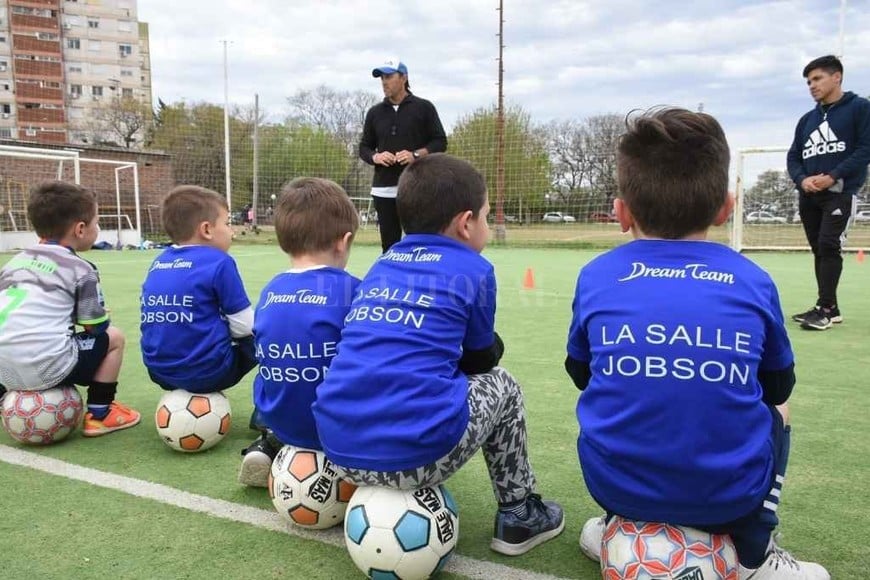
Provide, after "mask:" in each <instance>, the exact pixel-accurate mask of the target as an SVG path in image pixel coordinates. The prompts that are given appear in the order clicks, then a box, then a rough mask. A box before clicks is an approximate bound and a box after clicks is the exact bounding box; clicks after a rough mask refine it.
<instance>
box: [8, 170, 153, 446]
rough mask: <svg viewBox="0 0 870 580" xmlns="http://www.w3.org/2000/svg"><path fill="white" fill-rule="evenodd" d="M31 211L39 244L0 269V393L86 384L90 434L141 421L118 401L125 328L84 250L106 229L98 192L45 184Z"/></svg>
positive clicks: (37, 191) (29, 207) (30, 202)
mask: <svg viewBox="0 0 870 580" xmlns="http://www.w3.org/2000/svg"><path fill="white" fill-rule="evenodd" d="M27 218H28V220H30V223H31V224H32V225H33V229H34V230H36V235H37V236H39V244H37V245H36V246H34V247H32V248H30V249H27V250H24V251H23V252H21V253H19V254H17V255H16V256H14V257H13V258H12V259H11V260H9V262H7V263H6V265H4V266H3V268H2V270H0V383H2V385H0V399H2V398H3V394H4V393H5V390H6V389H5V388H4V387H3V385H6V388H8V389H10V390H34V391H38V390H44V389H50V388H53V387H56V386H59V385H73V384H75V385H84V386H87V387H88V400H87V407H88V410H87V413H86V414H85V421H84V427H83V428H82V434H83V435H84V436H85V437H98V436H101V435H106V434H108V433H112V432H114V431H119V430H122V429H128V428H130V427H134V426H135V425H137V424H139V421H140V419H141V416H140V414H139V412H138V411H134V410H133V409H130V408H129V407H127V406H126V405H123V404H121V403H118V402H117V401H115V400H114V398H115V392H116V391H117V387H118V375H119V374H120V371H121V362H122V360H123V356H124V335H123V334H122V333H121V331H120V330H119V329H118V328H116V327H114V326H112V325H111V324H110V321H109V313H108V311H107V310H106V307H105V302H104V300H103V291H102V288H101V287H100V275H99V273H98V272H97V267H96V266H95V265H94V264H92V263H91V262H89V261H87V260H85V259H84V258H82V257H81V256H80V255H79V252H84V251H87V250H90V249H91V246H92V245H93V244H94V242H95V241H96V240H97V236H98V235H99V233H100V226H99V225H98V223H97V221H98V215H97V200H96V198H95V196H94V194H93V193H92V192H90V191H88V190H86V189H83V188H81V187H79V186H78V185H75V184H72V183H64V182H61V181H54V182H48V183H44V184H42V185H39V186H37V187H35V188H34V189H33V190H32V191H31V192H30V199H29V200H28V202H27ZM76 326H79V327H81V328H82V329H83V330H82V331H81V332H75V327H76Z"/></svg>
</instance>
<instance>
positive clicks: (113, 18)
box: [0, 0, 151, 143]
mask: <svg viewBox="0 0 870 580" xmlns="http://www.w3.org/2000/svg"><path fill="white" fill-rule="evenodd" d="M128 99H135V100H137V101H139V102H142V103H146V104H149V105H150V103H151V65H150V62H149V57H148V26H147V25H146V24H144V23H140V22H138V20H137V16H136V0H0V139H2V138H13V139H18V140H21V141H34V142H38V143H94V142H95V141H97V142H106V141H111V136H110V135H101V134H100V131H101V130H102V129H101V126H100V124H99V123H98V122H97V121H96V120H97V119H99V118H101V117H105V116H106V114H107V111H108V110H111V108H112V107H114V106H116V105H117V103H119V102H121V101H124V100H128Z"/></svg>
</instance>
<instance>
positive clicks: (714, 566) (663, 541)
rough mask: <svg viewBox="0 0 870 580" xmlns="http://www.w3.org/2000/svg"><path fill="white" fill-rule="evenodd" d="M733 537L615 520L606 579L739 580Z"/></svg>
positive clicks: (607, 540) (604, 562) (606, 548)
mask: <svg viewBox="0 0 870 580" xmlns="http://www.w3.org/2000/svg"><path fill="white" fill-rule="evenodd" d="M738 568H739V565H738V562H737V552H736V550H735V549H734V544H733V543H732V542H731V538H730V537H729V536H726V535H718V534H710V533H707V532H702V531H700V530H696V529H694V528H689V527H685V526H672V525H669V524H662V523H654V522H637V521H633V520H628V519H624V518H622V517H620V516H614V517H613V518H611V520H610V522H609V523H608V524H607V527H606V528H605V530H604V538H603V541H602V544H601V574H602V576H603V578H604V580H653V579H655V580H660V579H670V580H738V578H739V576H738V575H739V572H738Z"/></svg>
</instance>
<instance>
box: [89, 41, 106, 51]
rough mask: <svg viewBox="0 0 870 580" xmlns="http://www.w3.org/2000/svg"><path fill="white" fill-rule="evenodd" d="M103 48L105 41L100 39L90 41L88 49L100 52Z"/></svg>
mask: <svg viewBox="0 0 870 580" xmlns="http://www.w3.org/2000/svg"><path fill="white" fill-rule="evenodd" d="M102 49H103V43H101V42H100V41H99V40H90V41H88V50H90V51H91V52H100V51H101V50H102Z"/></svg>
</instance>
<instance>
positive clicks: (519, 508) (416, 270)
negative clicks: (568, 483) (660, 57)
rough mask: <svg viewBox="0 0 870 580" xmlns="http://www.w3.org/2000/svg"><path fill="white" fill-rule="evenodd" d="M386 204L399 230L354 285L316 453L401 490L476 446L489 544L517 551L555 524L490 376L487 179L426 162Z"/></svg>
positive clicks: (512, 400)
mask: <svg viewBox="0 0 870 580" xmlns="http://www.w3.org/2000/svg"><path fill="white" fill-rule="evenodd" d="M397 204H398V211H399V217H400V219H401V222H402V224H403V226H404V227H405V231H406V232H407V235H406V236H405V238H404V239H403V240H401V241H400V242H398V243H397V244H395V245H394V246H393V247H392V248H390V250H388V251H387V252H386V253H385V254H383V255H382V256H381V257H380V258H379V259H378V260H377V262H375V264H374V266H373V267H372V269H371V270H370V271H369V273H368V274H367V275H366V277H365V278H364V279H363V281H362V283H361V284H360V286H359V288H358V290H357V294H356V298H355V299H354V301H353V303H352V305H351V309H350V311H349V312H348V314H347V316H346V317H345V323H346V326H345V328H344V331H343V332H342V335H341V344H340V345H339V352H338V355H337V356H336V357H335V359H333V361H332V366H330V368H329V374H328V375H327V377H326V379H325V380H324V382H323V383H322V384H321V385H320V386H319V387H318V388H317V400H316V402H315V403H314V407H313V409H314V418H315V420H316V422H317V429H318V432H319V434H320V440H321V443H322V444H323V449H324V451H325V452H326V455H327V457H329V459H330V460H331V461H333V462H334V463H335V464H337V465H338V466H341V468H342V469H343V471H344V472H345V473H346V475H347V477H348V478H349V479H350V480H351V481H353V482H354V483H356V484H357V485H382V486H387V487H393V488H399V489H414V488H418V487H423V486H430V485H435V484H438V483H441V482H443V481H445V480H446V479H447V478H449V477H450V476H451V475H453V474H454V473H455V472H456V471H457V470H458V469H459V468H460V467H462V465H463V464H464V463H465V462H466V461H468V460H469V459H470V458H471V457H472V456H473V455H474V453H475V452H476V451H477V450H478V449H482V450H483V455H484V459H485V460H486V464H487V466H488V468H489V474H490V479H491V481H492V487H493V491H494V493H495V496H496V499H497V501H498V505H499V509H498V512H497V514H496V518H495V533H494V537H493V539H492V543H491V548H492V549H493V550H495V551H497V552H500V553H502V554H507V555H511V556H514V555H519V554H523V553H525V552H527V551H528V550H530V549H532V548H533V547H535V546H537V545H538V544H540V543H542V542H544V541H546V540H549V539H550V538H553V537H555V536H557V535H558V534H559V533H560V532H561V531H562V528H563V526H564V519H563V515H562V508H561V507H560V506H559V505H558V504H556V503H554V502H550V501H546V502H545V501H542V500H541V497H540V496H539V495H537V494H536V493H535V476H534V473H533V471H532V467H531V465H530V464H529V458H528V449H527V442H526V423H525V412H524V409H523V396H522V391H521V389H520V385H519V384H518V383H517V381H516V379H514V378H513V377H512V376H511V375H510V374H509V373H508V372H507V371H505V370H504V369H501V368H498V367H496V365H497V364H498V362H499V360H500V359H501V356H502V353H503V351H504V345H503V344H502V341H501V339H500V338H499V337H498V335H497V334H496V333H495V330H494V325H495V296H496V285H495V275H494V272H493V267H492V265H491V264H490V263H489V262H488V261H486V260H485V259H484V258H483V257H482V256H480V252H481V251H482V250H483V248H484V246H485V245H486V242H487V237H488V234H489V228H488V226H487V222H486V217H487V214H488V213H489V202H488V201H487V193H486V184H485V182H484V180H483V177H482V176H481V175H480V173H479V172H477V171H476V170H475V169H474V168H473V167H472V166H471V165H469V164H468V163H466V162H465V161H461V160H459V159H457V158H455V157H451V156H449V155H446V154H433V155H429V156H427V157H425V158H422V159H419V160H418V161H416V162H414V163H413V164H411V165H409V166H408V167H407V168H406V169H405V170H404V172H403V173H402V177H401V178H400V179H399V185H398V198H397Z"/></svg>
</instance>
